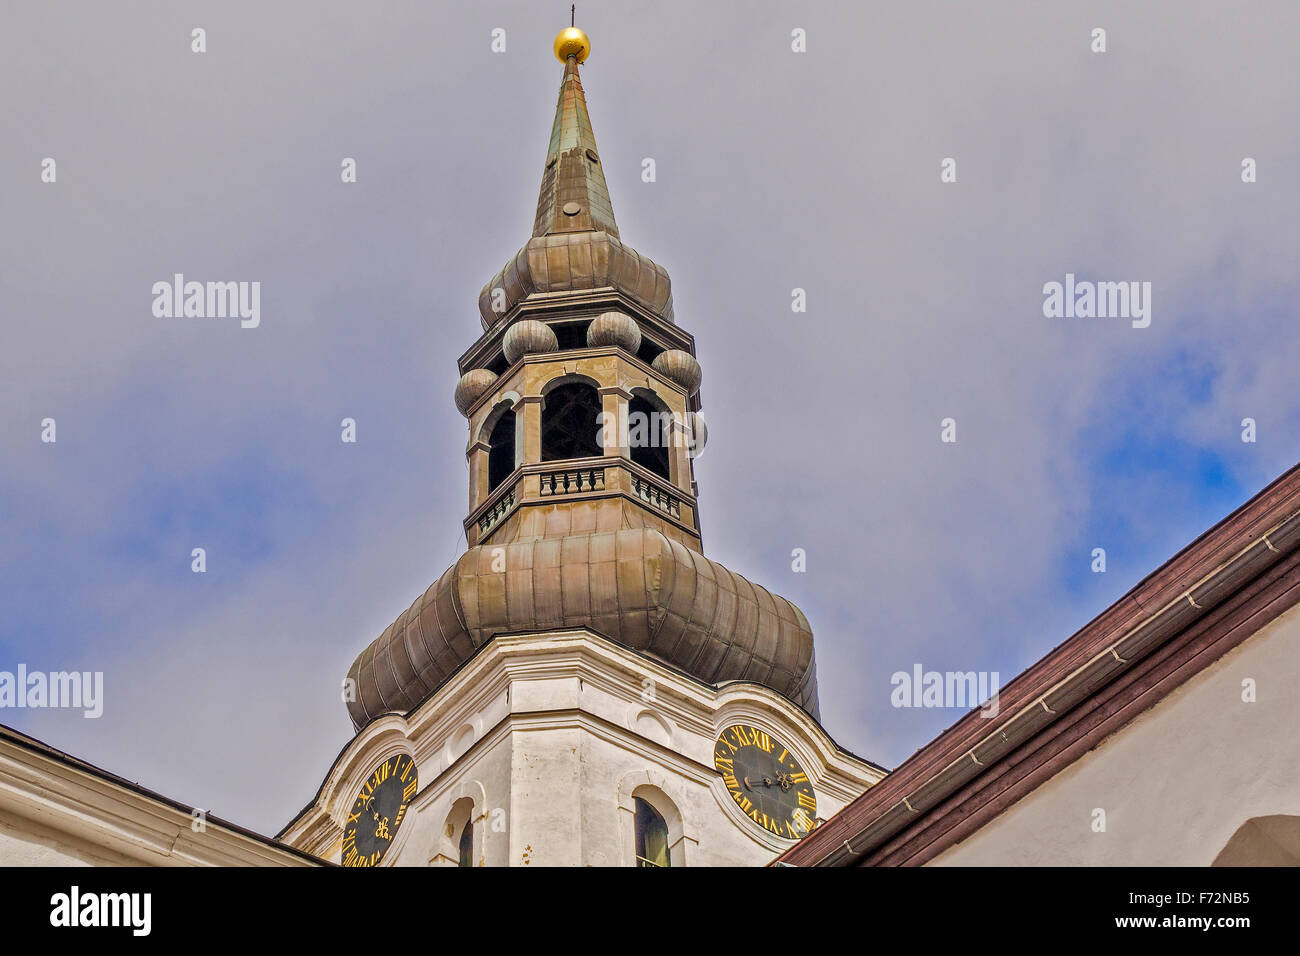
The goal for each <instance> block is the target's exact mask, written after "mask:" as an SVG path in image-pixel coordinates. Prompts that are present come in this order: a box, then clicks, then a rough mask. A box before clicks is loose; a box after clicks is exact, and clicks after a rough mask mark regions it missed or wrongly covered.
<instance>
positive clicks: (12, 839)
mask: <svg viewBox="0 0 1300 956" xmlns="http://www.w3.org/2000/svg"><path fill="white" fill-rule="evenodd" d="M138 862H139V861H136V860H130V859H127V858H126V857H125V856H122V855H121V854H118V853H113V852H112V851H111V850H108V849H106V848H104V847H99V846H95V845H94V844H92V843H89V842H87V841H85V840H79V839H77V838H76V837H75V836H73V835H71V834H66V833H56V832H54V831H51V830H48V829H46V828H45V827H42V826H40V825H39V824H37V823H35V822H33V821H32V820H29V819H18V818H15V817H13V816H11V815H9V814H7V813H6V814H0V866H127V865H132V864H138Z"/></svg>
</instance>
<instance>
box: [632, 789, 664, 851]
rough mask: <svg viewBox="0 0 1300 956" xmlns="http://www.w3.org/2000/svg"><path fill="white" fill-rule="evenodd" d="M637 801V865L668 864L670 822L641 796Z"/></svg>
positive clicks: (634, 798) (636, 798) (635, 799)
mask: <svg viewBox="0 0 1300 956" xmlns="http://www.w3.org/2000/svg"><path fill="white" fill-rule="evenodd" d="M632 799H633V800H634V801H635V802H636V865H637V866H668V824H667V823H665V822H664V818H663V817H662V816H660V814H659V811H658V810H656V809H655V808H654V807H652V806H650V804H649V803H647V802H646V801H644V800H642V799H641V798H640V797H633V798H632Z"/></svg>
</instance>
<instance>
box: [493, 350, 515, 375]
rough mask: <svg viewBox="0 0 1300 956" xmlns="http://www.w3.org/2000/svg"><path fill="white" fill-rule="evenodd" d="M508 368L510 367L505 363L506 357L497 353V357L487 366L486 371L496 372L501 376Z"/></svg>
mask: <svg viewBox="0 0 1300 956" xmlns="http://www.w3.org/2000/svg"><path fill="white" fill-rule="evenodd" d="M509 367H510V363H509V362H507V361H506V357H505V355H503V354H502V353H500V352H498V353H497V357H496V358H494V359H493V360H492V361H491V362H490V363H489V364H488V366H487V370H488V371H489V372H496V373H497V374H498V375H500V374H502V373H503V372H504V371H505V370H506V369H508V368H509Z"/></svg>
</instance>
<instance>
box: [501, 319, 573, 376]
mask: <svg viewBox="0 0 1300 956" xmlns="http://www.w3.org/2000/svg"><path fill="white" fill-rule="evenodd" d="M559 347H560V340H559V339H557V338H556V337H555V333H554V332H552V331H551V327H550V326H549V325H547V324H546V323H545V322H538V321H537V320H536V319H524V320H523V321H521V322H516V323H515V324H514V325H512V326H510V328H508V329H506V334H505V337H504V338H503V339H502V340H501V348H502V349H503V350H504V351H505V353H506V361H507V362H509V363H510V364H511V365H514V364H515V363H516V362H518V361H519V360H520V359H521V358H523V357H524V356H525V355H536V354H537V353H538V352H554V351H555V350H556V349H558V348H559Z"/></svg>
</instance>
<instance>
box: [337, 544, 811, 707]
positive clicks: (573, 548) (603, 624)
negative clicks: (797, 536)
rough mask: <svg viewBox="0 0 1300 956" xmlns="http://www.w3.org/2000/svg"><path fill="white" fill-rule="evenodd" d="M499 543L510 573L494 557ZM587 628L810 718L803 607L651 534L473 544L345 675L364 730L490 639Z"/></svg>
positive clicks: (432, 686) (430, 688)
mask: <svg viewBox="0 0 1300 956" xmlns="http://www.w3.org/2000/svg"><path fill="white" fill-rule="evenodd" d="M502 548H504V550H505V565H504V567H505V570H504V571H501V570H495V571H494V570H493V565H494V563H495V564H496V566H497V567H498V568H500V567H501V563H500V560H499V557H498V556H497V555H494V552H497V551H499V550H500V549H502ZM574 627H586V628H590V629H591V630H592V631H595V632H596V633H598V634H600V635H602V636H603V637H606V638H609V639H610V640H612V641H614V642H616V643H618V644H621V645H623V646H624V647H627V648H630V649H631V650H634V651H639V652H643V653H646V654H651V655H654V656H655V657H657V658H659V659H660V660H663V661H666V662H667V663H669V664H671V665H673V666H674V667H676V668H678V669H680V670H683V671H685V672H687V673H688V674H691V675H692V676H694V677H696V678H698V679H699V680H702V681H705V682H706V683H709V684H720V683H723V682H724V681H732V680H746V681H753V682H755V683H758V684H762V685H764V686H766V687H770V688H771V689H772V690H775V691H777V692H778V693H780V694H782V695H784V696H785V697H787V698H789V699H790V700H791V701H793V702H794V703H795V704H797V705H798V706H799V707H801V708H802V709H803V710H805V711H806V712H808V713H809V714H810V715H812V717H813V718H814V719H816V718H818V710H817V668H816V664H815V662H814V659H813V636H812V629H811V628H810V627H809V626H808V621H807V619H806V618H805V617H804V616H803V614H802V613H801V612H800V610H799V609H798V608H797V607H795V606H794V605H793V604H791V603H790V602H789V601H787V600H786V599H785V598H783V597H778V596H777V595H775V594H772V593H771V592H770V591H768V590H766V589H765V588H762V587H760V586H759V585H757V584H753V583H751V582H750V581H748V580H746V579H745V578H743V577H741V576H740V575H739V574H735V573H734V572H732V571H728V570H727V569H726V568H725V567H723V566H722V565H721V564H719V563H718V562H716V561H710V560H709V559H708V558H706V557H704V555H702V554H699V553H698V552H696V551H692V550H691V549H689V548H687V547H686V546H685V545H682V544H680V543H678V542H676V541H672V540H670V539H669V538H667V537H666V536H664V535H663V534H662V533H660V532H658V531H654V530H652V529H649V528H635V529H625V530H622V531H599V532H593V533H589V534H579V535H570V536H567V537H562V538H536V539H529V540H524V541H515V542H512V543H510V544H506V545H493V546H480V547H475V548H471V549H470V550H469V551H467V552H465V554H463V555H462V556H461V557H460V560H458V561H457V562H456V563H455V564H454V565H452V566H451V567H450V568H448V569H447V571H446V573H444V574H443V575H442V577H440V578H439V579H438V580H437V581H436V582H435V583H434V584H433V585H432V586H430V588H429V589H428V590H427V591H425V592H424V594H423V595H421V596H420V597H419V598H418V599H417V600H416V601H415V603H414V604H412V605H411V606H410V607H409V608H408V609H407V610H406V611H404V612H403V613H402V614H401V615H400V616H399V617H398V618H397V620H396V621H394V622H393V623H392V624H391V625H390V626H389V627H388V629H387V630H385V631H384V633H383V634H381V635H380V636H379V637H378V638H376V639H375V640H374V641H373V642H372V643H371V644H370V646H369V647H367V648H366V649H365V650H364V651H362V652H361V654H360V656H359V657H357V659H356V660H355V661H353V663H352V667H351V668H349V670H348V678H349V679H350V680H352V681H354V682H355V683H354V685H353V686H355V688H356V695H355V699H354V700H351V701H349V702H348V712H349V714H350V715H351V717H352V723H353V725H354V726H355V727H356V728H357V730H360V729H361V728H363V727H365V726H366V725H367V724H369V723H370V722H371V721H372V720H374V719H375V718H376V717H378V716H379V715H381V714H385V713H391V712H398V713H405V712H407V711H410V710H412V709H414V708H415V707H416V706H418V705H419V704H420V703H421V702H422V701H423V700H424V699H425V698H427V697H428V696H429V695H430V694H432V693H433V692H434V691H436V690H437V689H438V688H439V687H441V686H442V685H443V684H444V683H445V682H446V681H447V679H448V678H450V677H451V675H452V674H453V673H455V671H456V670H457V668H459V667H460V665H462V664H464V663H465V662H466V661H467V660H469V659H470V658H471V657H472V656H473V655H474V653H475V652H476V651H477V650H478V649H479V648H480V647H482V646H483V645H484V644H486V643H488V641H490V640H491V639H492V638H493V637H494V636H495V635H497V634H503V633H510V634H518V633H527V632H530V631H534V632H543V631H553V630H562V629H566V628H574Z"/></svg>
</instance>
